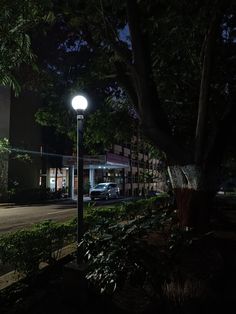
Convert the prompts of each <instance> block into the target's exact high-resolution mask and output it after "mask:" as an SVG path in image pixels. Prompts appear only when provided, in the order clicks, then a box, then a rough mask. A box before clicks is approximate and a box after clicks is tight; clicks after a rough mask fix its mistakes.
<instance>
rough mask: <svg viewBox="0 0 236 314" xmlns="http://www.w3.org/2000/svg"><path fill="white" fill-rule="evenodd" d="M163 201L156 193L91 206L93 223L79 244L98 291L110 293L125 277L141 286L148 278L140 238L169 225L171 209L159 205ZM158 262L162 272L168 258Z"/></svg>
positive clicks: (162, 229)
mask: <svg viewBox="0 0 236 314" xmlns="http://www.w3.org/2000/svg"><path fill="white" fill-rule="evenodd" d="M165 201H166V199H165ZM163 204H164V200H161V199H160V197H153V198H150V199H144V200H139V201H135V202H129V203H124V204H122V205H121V206H119V207H118V208H115V209H114V208H113V209H109V208H104V209H103V208H102V209H101V208H100V209H96V208H94V209H92V210H93V212H94V213H95V216H93V218H94V217H96V219H95V221H96V223H95V224H94V225H93V226H91V227H90V228H89V230H88V231H87V232H86V233H85V235H84V237H83V240H82V242H81V247H82V249H83V251H84V256H85V259H86V261H87V263H88V273H87V279H89V280H90V281H91V282H92V283H93V284H94V285H95V286H96V287H98V288H99V290H100V291H101V292H103V291H106V292H107V293H113V292H114V291H115V290H116V288H117V287H118V288H120V287H122V286H123V285H124V284H125V283H127V280H129V281H130V282H132V284H134V285H140V286H142V285H144V283H145V282H146V280H147V278H149V279H150V277H151V274H150V272H149V271H148V269H147V267H146V266H147V265H146V261H144V260H145V255H147V254H146V253H145V254H144V255H143V254H142V246H143V238H144V237H145V235H147V234H148V233H150V232H152V231H153V230H159V231H162V232H165V229H166V227H167V226H168V228H169V225H170V224H171V222H172V220H173V216H175V213H174V212H173V211H169V210H168V209H163V208H162V207H163V206H164V205H163ZM95 221H93V223H94V222H95ZM168 230H169V229H168ZM167 245H168V243H167ZM155 262H156V261H155ZM159 262H160V265H158V266H159V271H160V274H161V275H160V276H163V275H164V274H166V272H165V269H166V267H167V265H168V263H169V260H168V261H167V257H166V260H165V262H166V263H163V260H161V259H159Z"/></svg>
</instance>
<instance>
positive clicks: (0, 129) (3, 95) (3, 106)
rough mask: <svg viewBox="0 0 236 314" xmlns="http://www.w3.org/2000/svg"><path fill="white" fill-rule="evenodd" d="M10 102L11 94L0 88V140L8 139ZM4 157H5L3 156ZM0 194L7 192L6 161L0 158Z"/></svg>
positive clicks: (6, 89) (8, 90)
mask: <svg viewBox="0 0 236 314" xmlns="http://www.w3.org/2000/svg"><path fill="white" fill-rule="evenodd" d="M10 102H11V93H10V89H9V88H7V87H3V86H0V139H3V138H7V139H9V134H10ZM4 157H5V156H4ZM0 158H1V161H0V175H1V178H0V185H1V186H0V194H1V192H2V193H4V192H5V191H6V190H7V185H8V161H7V159H6V160H5V159H4V160H3V156H0Z"/></svg>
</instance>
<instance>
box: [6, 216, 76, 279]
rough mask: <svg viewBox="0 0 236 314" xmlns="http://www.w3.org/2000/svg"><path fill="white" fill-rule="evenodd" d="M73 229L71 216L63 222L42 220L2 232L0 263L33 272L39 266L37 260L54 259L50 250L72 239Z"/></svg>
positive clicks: (26, 272) (53, 250) (27, 272)
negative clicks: (26, 226) (8, 232)
mask: <svg viewBox="0 0 236 314" xmlns="http://www.w3.org/2000/svg"><path fill="white" fill-rule="evenodd" d="M75 230H76V224H75V221H74V220H72V221H70V222H68V223H64V224H58V223H54V222H52V221H45V222H43V223H40V224H37V225H36V226H35V227H34V228H32V229H29V230H19V231H17V232H14V233H10V234H5V235H2V236H1V237H0V263H1V264H7V265H10V266H12V267H13V269H15V270H17V271H19V272H23V273H25V274H27V275H33V274H35V273H36V272H37V271H38V270H39V264H40V262H47V263H49V264H52V263H54V262H55V259H56V256H55V255H54V252H55V251H57V250H60V249H62V247H63V246H64V245H65V244H66V243H68V242H72V241H74V240H75Z"/></svg>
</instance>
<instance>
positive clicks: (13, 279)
mask: <svg viewBox="0 0 236 314" xmlns="http://www.w3.org/2000/svg"><path fill="white" fill-rule="evenodd" d="M76 250H77V244H76V243H72V244H69V245H67V246H65V247H63V248H62V249H60V250H57V251H55V252H54V253H53V255H54V256H56V260H57V261H60V260H62V259H63V258H65V257H66V256H69V255H71V254H73V253H75V252H76ZM49 266H50V265H49V264H48V263H45V262H41V263H40V264H39V270H42V269H45V268H47V267H49ZM25 278H26V275H25V274H22V273H19V272H18V271H14V270H13V271H10V272H8V273H6V274H4V275H2V276H0V291H1V290H3V289H5V288H7V287H9V286H11V285H13V284H15V283H17V282H19V281H20V280H23V279H25Z"/></svg>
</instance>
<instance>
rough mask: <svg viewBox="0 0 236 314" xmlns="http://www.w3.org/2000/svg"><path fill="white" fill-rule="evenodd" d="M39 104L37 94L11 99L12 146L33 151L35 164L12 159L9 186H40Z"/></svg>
mask: <svg viewBox="0 0 236 314" xmlns="http://www.w3.org/2000/svg"><path fill="white" fill-rule="evenodd" d="M39 105H40V99H39V97H38V95H37V94H36V93H35V92H22V93H21V94H20V96H19V97H17V98H16V97H12V99H11V114H10V143H11V146H12V147H13V148H17V149H23V150H26V151H29V153H28V154H29V156H30V159H31V161H22V160H16V159H12V158H11V159H10V160H9V184H10V185H12V184H13V185H14V184H17V185H19V186H20V187H21V188H25V189H28V188H34V187H38V186H39V177H40V169H41V156H40V154H39V153H40V147H41V145H42V133H41V128H40V126H39V125H38V124H37V123H36V122H35V113H36V111H37V110H38V108H39ZM30 152H32V153H30ZM37 153H38V154H37Z"/></svg>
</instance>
